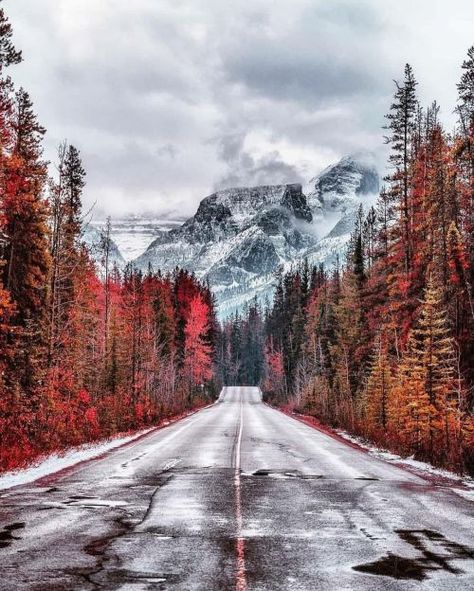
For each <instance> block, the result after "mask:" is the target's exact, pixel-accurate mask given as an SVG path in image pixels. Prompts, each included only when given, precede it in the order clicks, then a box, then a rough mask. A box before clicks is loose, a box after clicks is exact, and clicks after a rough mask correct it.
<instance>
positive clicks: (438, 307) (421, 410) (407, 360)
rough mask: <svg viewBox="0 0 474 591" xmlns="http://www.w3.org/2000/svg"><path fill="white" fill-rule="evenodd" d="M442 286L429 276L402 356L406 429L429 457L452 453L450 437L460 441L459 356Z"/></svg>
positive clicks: (419, 450) (424, 454)
mask: <svg viewBox="0 0 474 591" xmlns="http://www.w3.org/2000/svg"><path fill="white" fill-rule="evenodd" d="M443 302H444V298H443V294H442V291H441V288H440V287H438V286H436V285H435V283H434V280H433V277H432V276H431V275H430V277H429V279H428V283H427V287H426V289H425V295H424V299H423V301H422V304H421V311H420V317H419V320H418V323H417V326H416V327H415V328H414V329H413V331H412V334H411V337H410V341H409V346H408V350H407V353H406V354H405V356H404V359H403V360H402V364H401V368H400V372H401V375H402V378H403V379H402V382H404V383H405V385H406V386H407V387H408V391H409V394H408V403H407V404H408V408H407V423H406V426H405V432H406V433H407V434H408V437H409V439H410V437H411V438H412V439H411V444H412V445H413V444H414V445H415V450H414V451H416V452H417V453H419V454H421V455H422V456H424V457H425V458H426V459H429V460H431V461H433V460H438V461H439V457H440V456H441V457H442V456H443V454H447V453H449V450H450V445H451V443H452V438H453V437H454V440H456V441H458V440H459V433H457V432H454V433H453V429H458V421H457V413H458V412H459V408H458V400H457V396H456V388H455V383H454V380H455V367H456V355H455V350H454V344H453V339H452V337H451V334H450V329H449V327H448V323H447V316H446V310H445V309H444V306H443Z"/></svg>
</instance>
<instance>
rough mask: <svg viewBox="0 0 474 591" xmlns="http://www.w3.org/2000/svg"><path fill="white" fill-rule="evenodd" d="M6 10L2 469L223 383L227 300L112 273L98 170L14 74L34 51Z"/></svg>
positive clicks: (180, 274) (186, 279) (0, 94)
mask: <svg viewBox="0 0 474 591" xmlns="http://www.w3.org/2000/svg"><path fill="white" fill-rule="evenodd" d="M21 59H22V57H21V53H20V52H19V51H17V50H16V49H15V47H14V45H13V43H12V29H11V25H10V23H9V21H8V19H7V18H6V16H5V14H4V11H3V9H0V470H5V469H10V468H14V467H17V466H20V465H22V464H24V463H26V462H28V461H30V460H32V459H33V458H35V457H36V456H38V455H39V454H43V453H45V452H48V451H52V450H56V449H60V448H64V447H66V446H69V445H72V444H79V443H83V442H86V441H92V440H95V439H98V438H100V437H104V436H108V435H111V434H113V433H116V432H120V431H124V430H128V429H132V428H133V429H134V428H137V427H140V426H143V425H149V424H153V423H154V422H156V421H158V420H159V419H161V418H162V417H164V416H167V415H170V414H176V413H180V412H182V411H183V410H184V409H186V408H189V407H191V406H193V405H196V404H198V403H199V402H200V400H203V399H204V398H205V397H206V396H208V394H209V392H210V390H211V389H212V388H213V356H214V344H215V338H216V321H215V311H214V303H213V299H212V296H211V293H210V291H209V289H208V287H207V286H204V285H202V284H200V283H199V282H198V281H197V280H196V279H195V278H194V277H193V276H191V275H189V274H188V273H186V272H185V271H176V272H175V273H174V274H172V275H171V276H162V275H160V274H159V273H158V274H154V273H151V272H150V273H148V274H145V275H144V274H142V273H140V272H138V271H135V270H133V269H131V268H128V269H126V270H125V271H124V272H123V273H121V272H119V271H118V270H117V269H116V268H113V266H112V265H111V264H110V256H109V254H110V227H108V228H107V230H106V232H105V233H104V236H103V239H102V253H103V257H102V259H103V260H102V264H101V271H100V273H99V274H98V273H97V270H96V266H95V265H94V263H93V262H92V261H91V259H90V257H89V254H88V252H87V251H86V249H85V247H84V245H83V241H82V232H83V214H82V212H81V197H82V192H83V189H84V186H85V171H84V169H83V166H82V162H81V158H80V154H79V151H78V150H77V149H76V148H75V147H74V146H70V145H67V144H64V145H63V146H61V147H60V149H59V157H58V162H57V164H56V168H57V175H56V178H55V179H52V178H50V177H49V174H48V165H47V163H46V162H45V161H44V160H43V157H42V142H43V136H44V133H45V129H44V128H43V127H42V126H41V125H40V124H39V122H38V120H37V117H36V115H35V113H34V110H33V105H32V101H31V99H30V97H29V95H28V93H27V92H26V91H25V90H24V89H19V90H18V91H16V90H15V88H14V84H13V82H12V80H11V78H10V76H9V75H8V70H9V69H10V67H11V66H13V65H15V64H18V63H19V62H20V61H21Z"/></svg>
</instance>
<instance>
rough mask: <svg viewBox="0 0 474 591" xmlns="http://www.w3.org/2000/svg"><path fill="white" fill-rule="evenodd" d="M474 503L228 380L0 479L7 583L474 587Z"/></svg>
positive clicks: (46, 588)
mask: <svg viewBox="0 0 474 591" xmlns="http://www.w3.org/2000/svg"><path fill="white" fill-rule="evenodd" d="M473 506H474V503H472V502H470V501H468V500H467V499H465V498H462V497H461V496H459V495H458V494H457V493H456V492H455V491H453V490H451V489H450V488H449V487H448V486H441V485H438V486H436V485H434V484H433V483H430V482H429V481H427V480H424V479H422V478H420V477H418V476H416V475H413V474H411V473H409V472H407V471H405V470H402V469H400V468H397V467H396V466H394V465H392V464H388V463H385V462H383V461H381V460H378V459H375V458H374V457H371V456H369V455H367V454H365V453H363V452H361V451H358V450H357V449H353V448H351V447H349V446H347V445H345V444H344V443H341V442H339V441H337V440H335V439H333V438H331V437H329V436H327V435H325V434H324V433H321V432H319V431H317V430H314V429H312V428H311V427H308V426H307V425H305V424H303V423H301V422H299V421H297V420H295V419H293V418H290V417H288V416H286V415H284V414H283V413H281V412H279V411H277V410H274V409H272V408H270V407H268V406H266V405H264V404H263V403H262V402H261V400H260V395H259V391H258V390H257V389H256V388H227V389H225V390H224V391H223V393H222V395H221V400H220V402H219V403H217V404H215V405H213V406H212V407H210V408H207V409H204V410H202V411H200V412H198V413H196V414H194V415H191V416H189V417H187V418H185V419H183V420H182V421H179V422H177V423H175V424H173V425H170V426H169V427H166V428H164V429H161V430H158V431H155V432H153V433H152V434H150V435H148V436H147V437H145V438H143V439H141V440H139V441H137V442H135V443H132V444H129V445H127V446H125V447H123V448H120V449H119V450H116V451H114V452H110V453H109V454H108V455H106V456H105V457H103V458H101V459H97V460H94V461H91V462H88V463H86V464H85V465H79V466H77V467H76V468H74V469H72V470H71V471H70V472H67V473H63V474H60V475H56V476H54V477H49V478H48V479H46V480H43V481H40V482H36V483H34V484H31V485H28V486H22V487H16V488H13V489H9V490H7V491H3V492H2V493H0V564H1V570H0V588H1V589H2V590H5V591H16V590H26V589H28V591H59V590H61V591H64V590H73V589H74V590H76V589H78V590H95V589H103V590H124V591H128V590H129V591H139V590H149V589H150V590H153V589H157V590H161V589H170V590H186V591H188V590H189V591H194V590H200V591H213V590H220V589H224V590H227V589H230V590H236V591H245V590H249V591H250V590H259V591H280V590H281V591H283V590H285V591H296V590H301V591H302V590H305V591H313V590H316V589H317V590H318V591H325V590H333V591H342V590H348V591H349V590H350V591H356V590H357V591H364V590H369V589H370V590H374V591H375V590H376V591H380V590H381V589H384V590H385V589H387V590H399V589H403V590H412V589H413V590H415V589H417V590H418V589H423V590H436V591H443V590H456V591H462V590H468V589H469V590H470V591H472V590H473V589H474V550H473V548H474V528H473Z"/></svg>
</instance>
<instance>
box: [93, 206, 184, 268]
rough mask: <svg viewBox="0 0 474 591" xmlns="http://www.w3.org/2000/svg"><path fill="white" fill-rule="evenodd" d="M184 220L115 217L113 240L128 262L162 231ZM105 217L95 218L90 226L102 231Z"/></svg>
mask: <svg viewBox="0 0 474 591" xmlns="http://www.w3.org/2000/svg"><path fill="white" fill-rule="evenodd" d="M183 221H184V220H168V219H162V218H157V217H155V216H146V215H130V216H127V217H114V218H112V220H111V235H112V240H113V241H114V242H115V244H116V245H117V247H118V249H119V250H120V253H121V254H122V256H123V258H124V259H125V261H126V262H129V261H132V260H134V259H136V258H137V257H138V256H139V255H141V254H142V252H144V251H145V250H146V249H147V248H148V247H149V246H150V244H151V243H152V242H153V240H155V239H156V238H157V236H159V235H160V234H161V233H162V232H167V231H168V230H172V229H173V228H177V227H178V226H181V225H182V223H183ZM105 224H106V220H105V219H93V220H91V221H90V222H89V226H92V227H94V228H97V229H98V230H99V231H101V230H102V229H103V228H104V227H105Z"/></svg>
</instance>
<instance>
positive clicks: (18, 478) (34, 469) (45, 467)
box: [0, 422, 166, 490]
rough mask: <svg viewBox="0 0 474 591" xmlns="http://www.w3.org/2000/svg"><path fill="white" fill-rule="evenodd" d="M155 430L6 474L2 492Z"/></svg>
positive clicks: (0, 483)
mask: <svg viewBox="0 0 474 591" xmlns="http://www.w3.org/2000/svg"><path fill="white" fill-rule="evenodd" d="M165 424H166V422H165V423H162V425H161V426H164V425H165ZM154 429H156V427H151V428H148V429H143V430H142V431H136V432H135V433H133V434H132V435H127V436H125V437H123V436H122V437H115V438H113V439H108V440H107V441H105V442H104V441H102V442H101V443H92V444H84V445H81V446H79V447H74V448H72V449H69V450H67V451H65V452H64V453H55V454H52V455H50V456H48V457H46V458H43V459H40V460H39V462H37V463H36V464H33V465H32V466H29V467H28V468H23V469H20V470H15V471H12V472H6V473H5V474H1V475H0V490H4V489H6V488H10V487H12V486H19V485H23V484H28V483H30V482H33V481H35V480H38V479H39V478H43V477H44V476H49V475H50V474H54V473H55V472H59V471H60V470H64V469H65V468H69V467H71V466H73V465H74V464H78V463H79V462H84V461H86V460H90V459H92V458H95V457H97V456H100V455H102V454H104V453H105V452H107V451H110V450H111V449H115V448H117V447H120V446H121V445H124V444H125V443H129V442H130V441H134V440H135V439H138V438H139V437H143V435H146V434H147V433H149V432H150V431H153V430H154Z"/></svg>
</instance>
